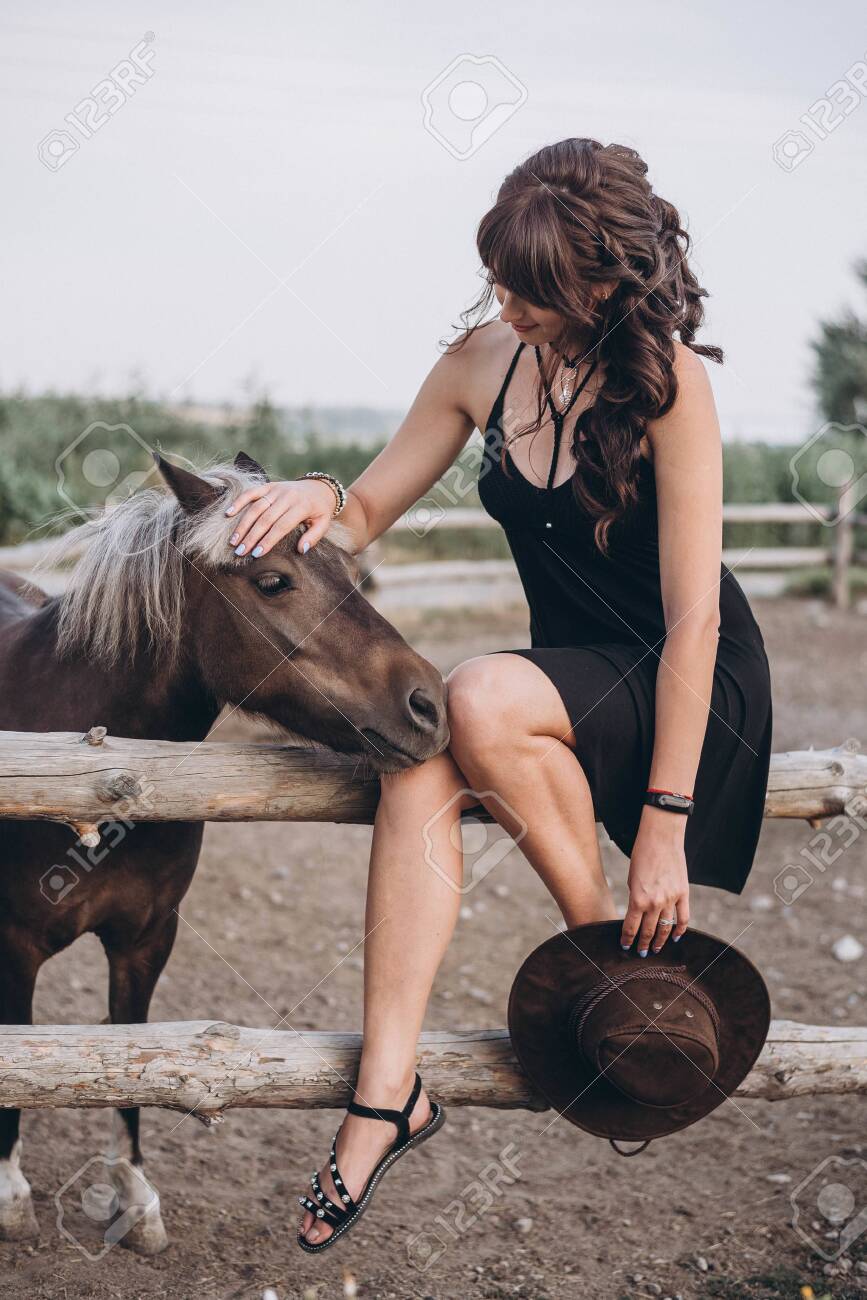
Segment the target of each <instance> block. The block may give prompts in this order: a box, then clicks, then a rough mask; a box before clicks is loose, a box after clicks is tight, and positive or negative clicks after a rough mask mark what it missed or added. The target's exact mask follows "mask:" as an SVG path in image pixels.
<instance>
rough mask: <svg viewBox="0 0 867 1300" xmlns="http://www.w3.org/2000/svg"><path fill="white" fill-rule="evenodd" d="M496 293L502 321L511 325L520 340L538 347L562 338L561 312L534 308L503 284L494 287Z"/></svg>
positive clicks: (545, 308)
mask: <svg viewBox="0 0 867 1300" xmlns="http://www.w3.org/2000/svg"><path fill="white" fill-rule="evenodd" d="M494 293H495V294H496V297H497V302H498V303H499V304H500V307H501V311H500V320H501V321H504V322H505V323H506V324H507V325H511V327H512V329H513V330H514V331H515V333H516V334H517V336H518V338H519V339H523V340H524V341H525V342H527V343H533V344H535V345H536V346H537V347H538V346H540V345H541V344H542V343H553V342H554V340H555V339H558V338H560V337H561V336H562V334H563V324H564V322H563V317H562V316H561V315H560V313H559V312H556V311H551V310H549V309H548V308H547V307H534V306H533V305H532V303H529V302H527V301H526V300H525V299H524V298H519V297H518V296H517V295H516V294H514V293H512V292H511V290H509V289H507V288H505V286H504V285H502V284H495V285H494Z"/></svg>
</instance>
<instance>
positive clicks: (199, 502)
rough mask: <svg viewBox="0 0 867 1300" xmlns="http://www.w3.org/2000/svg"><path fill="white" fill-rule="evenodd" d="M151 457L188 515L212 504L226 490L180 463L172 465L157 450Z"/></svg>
mask: <svg viewBox="0 0 867 1300" xmlns="http://www.w3.org/2000/svg"><path fill="white" fill-rule="evenodd" d="M153 457H154V460H155V461H156V466H157V469H158V470H159V472H160V473H161V474H162V476H163V478H164V479H165V481H166V483H167V484H168V485H169V487H170V488H171V490H172V491H173V492H174V494H175V496H176V497H177V499H178V501H179V502H180V504H181V505H182V506H183V508H184V510H185V511H186V512H187V514H188V515H194V514H197V513H198V511H199V510H205V509H206V508H207V507H208V506H212V505H213V504H214V502H215V501H217V500H218V498H219V497H221V496H222V495H223V494H224V492H225V490H226V489H225V488H222V487H217V486H216V485H215V484H213V483H209V482H208V480H207V479H205V478H199V476H198V474H193V473H191V471H190V470H188V469H181V467H180V465H173V464H172V462H171V461H170V460H166V458H165V456H161V455H160V454H159V452H156V451H155V452H154V453H153Z"/></svg>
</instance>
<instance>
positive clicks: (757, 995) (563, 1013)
mask: <svg viewBox="0 0 867 1300" xmlns="http://www.w3.org/2000/svg"><path fill="white" fill-rule="evenodd" d="M621 930H622V923H621V922H620V921H599V922H594V923H593V924H591V925H582V926H579V927H578V928H577V929H574V930H567V931H563V932H562V933H560V934H556V935H553V936H552V937H551V938H550V939H548V940H546V942H545V943H543V944H541V945H540V946H539V947H538V948H536V949H535V950H534V951H533V952H531V953H530V955H529V957H527V959H526V961H525V962H524V964H523V965H522V966H521V969H520V970H519V971H518V974H517V975H516V976H515V980H514V983H513V984H512V991H511V993H510V995H509V1033H510V1035H511V1039H512V1046H513V1048H514V1051H515V1055H516V1056H517V1058H518V1061H519V1063H520V1065H521V1068H522V1069H523V1070H524V1072H525V1074H526V1075H527V1077H528V1078H529V1079H530V1081H531V1083H533V1084H534V1085H535V1087H536V1088H537V1089H538V1090H539V1092H540V1093H541V1094H542V1096H543V1097H544V1098H545V1099H546V1100H547V1101H548V1102H549V1103H550V1105H551V1106H553V1107H555V1109H556V1110H557V1111H559V1113H560V1114H561V1115H562V1116H563V1117H564V1118H565V1119H568V1120H569V1121H570V1122H571V1123H572V1124H577V1125H578V1127H579V1128H582V1129H585V1130H586V1131H587V1132H588V1133H593V1134H594V1135H595V1136H597V1137H606V1138H617V1139H623V1140H624V1141H644V1140H646V1139H650V1138H658V1137H664V1136H665V1135H666V1134H668V1133H676V1132H677V1131H678V1130H679V1129H682V1128H686V1127H687V1126H688V1125H689V1124H694V1123H695V1121H696V1120H698V1119H701V1118H702V1117H703V1116H705V1115H708V1114H710V1112H711V1111H713V1110H715V1109H716V1107H717V1106H720V1105H721V1104H722V1103H723V1102H724V1101H725V1100H726V1098H727V1097H729V1096H730V1095H731V1094H732V1093H733V1092H734V1091H735V1089H736V1088H737V1087H738V1085H739V1084H740V1083H741V1082H742V1081H743V1080H744V1079H745V1078H746V1076H747V1075H748V1074H749V1072H750V1070H751V1069H752V1068H753V1066H754V1065H755V1062H756V1060H757V1058H758V1056H759V1053H760V1052H761V1050H762V1047H763V1045H764V1042H765V1039H766V1037H767V1033H768V1029H769V1027H770V1023H771V1003H770V997H769V995H768V990H767V987H766V985H765V982H764V980H763V979H762V976H761V975H760V973H759V971H758V970H757V969H756V967H755V966H754V965H753V963H752V962H751V961H750V960H749V959H748V958H747V957H745V956H744V955H743V953H741V952H739V951H738V950H737V949H736V948H733V947H732V946H731V945H730V944H727V943H726V942H725V941H724V940H722V939H717V938H716V937H715V936H714V935H711V934H705V933H703V932H702V931H701V930H687V932H686V933H685V934H684V936H683V938H682V939H681V940H680V941H679V943H677V944H673V943H672V942H671V941H669V942H668V943H667V944H666V945H665V947H664V948H663V949H662V951H661V952H660V953H650V954H648V956H647V957H644V958H639V957H638V955H637V953H636V952H635V950H634V949H633V950H630V952H623V950H622V949H621V947H620V934H621ZM637 961H640V962H641V965H642V967H643V968H647V969H652V967H653V965H658V966H661V967H667V968H668V969H670V970H672V969H673V970H677V971H678V972H679V973H681V974H684V975H685V976H686V977H687V978H688V979H690V980H691V981H693V980H694V981H695V982H696V984H697V986H698V987H699V988H700V989H702V990H703V991H704V992H705V993H707V994H708V996H709V997H711V998H712V999H713V1002H714V1004H715V1006H716V1009H717V1011H718V1013H719V1020H720V1035H719V1066H718V1069H717V1071H716V1073H715V1074H714V1076H713V1078H709V1079H708V1084H707V1087H706V1088H705V1089H703V1090H702V1091H701V1092H699V1093H698V1094H697V1095H695V1096H693V1097H691V1098H690V1099H689V1101H686V1102H683V1103H681V1104H680V1105H677V1106H671V1107H664V1108H663V1107H658V1106H650V1105H643V1104H642V1103H640V1102H637V1101H634V1100H632V1099H630V1098H629V1097H627V1096H626V1095H625V1094H624V1093H622V1092H621V1091H620V1090H619V1089H618V1088H617V1087H616V1086H615V1085H614V1084H613V1083H611V1082H610V1081H609V1080H608V1079H607V1078H606V1077H605V1076H604V1075H602V1074H600V1073H599V1072H598V1070H597V1069H596V1068H595V1067H594V1066H593V1065H592V1064H591V1063H590V1062H589V1061H587V1060H585V1059H584V1057H582V1055H581V1054H580V1052H579V1051H578V1048H577V1046H575V1044H574V1042H573V1041H570V1037H569V1033H568V1020H569V1015H570V1013H571V1011H572V1008H573V1006H574V1004H575V1002H576V1001H577V1000H578V999H579V998H580V997H581V996H582V995H583V994H585V993H587V992H588V991H589V990H590V989H591V988H592V987H593V986H594V985H595V984H598V983H599V981H600V980H602V979H604V977H605V975H614V974H621V973H622V972H623V971H624V969H625V968H626V966H627V965H628V964H629V963H630V962H637ZM627 1050H628V1051H640V1040H639V1042H637V1043H636V1044H635V1045H634V1046H633V1047H630V1048H627ZM674 1050H676V1049H674Z"/></svg>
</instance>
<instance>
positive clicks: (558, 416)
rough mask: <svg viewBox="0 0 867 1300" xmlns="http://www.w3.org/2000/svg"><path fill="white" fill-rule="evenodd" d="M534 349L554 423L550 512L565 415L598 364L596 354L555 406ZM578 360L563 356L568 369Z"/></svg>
mask: <svg viewBox="0 0 867 1300" xmlns="http://www.w3.org/2000/svg"><path fill="white" fill-rule="evenodd" d="M534 351H535V353H536V365H537V366H538V367H539V374H540V375H541V376H542V383H543V384H544V386H545V400H546V402H547V405H548V410H549V411H550V412H551V421H552V423H553V425H554V448H553V451H552V453H551V465H550V468H549V470H548V482H547V484H546V485H545V499H546V504H547V506H548V511H549V513H550V512H551V493H552V492H553V490H554V475H555V474H556V473H557V462H558V461H559V459H560V443H561V442H562V439H563V426H564V424H565V423H566V417H567V416H568V415H569V412H570V411H571V410H572V408H573V407H574V405H575V403H576V402H577V401H578V398H579V397H580V396H581V394H582V393H583V392H584V389H585V388H586V387H587V384H588V382H589V380H590V376H591V375H592V374H593V372H594V371H595V370H596V366H597V364H598V361H599V358H598V356H597V357H595V358H594V359H593V361H591V363H590V366H589V368H588V370H587V374H586V375H585V376H584V378H583V379H582V380H581V383H580V384H578V385H577V386H576V388H575V391H574V393H572V394H571V396H570V397H568V398H567V397H566V396H565V393H564V401H565V405H564V406H563V407H557V406H555V405H554V399H553V397H552V396H551V388H550V385H549V384H548V381H547V379H546V378H545V370H544V367H543V365H542V352H541V350H540V349H539V348H538V347H536V348H534ZM579 361H580V358H575V359H574V360H572V359H570V358H569V357H564V358H563V362H564V365H565V366H566V367H567V368H568V369H570V370H573V371H574V370H577V368H578V365H579ZM570 388H571V385H570ZM562 391H563V387H562V385H561V392H562ZM545 527H546V528H553V527H554V525H553V523H552V522H551V520H550V519H546V520H545Z"/></svg>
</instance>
